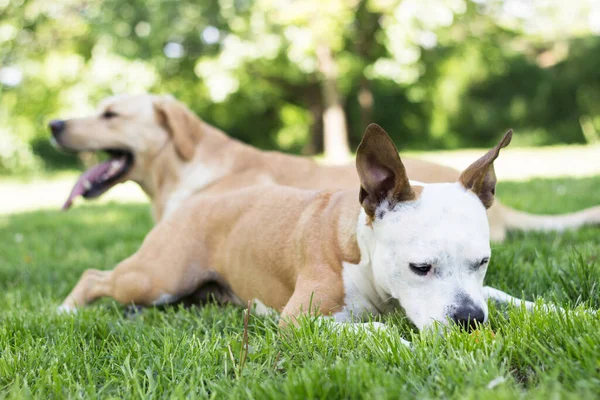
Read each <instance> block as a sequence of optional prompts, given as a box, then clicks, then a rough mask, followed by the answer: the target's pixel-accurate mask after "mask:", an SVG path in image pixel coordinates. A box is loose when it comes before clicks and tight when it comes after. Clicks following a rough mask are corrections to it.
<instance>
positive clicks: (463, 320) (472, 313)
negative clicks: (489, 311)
mask: <svg viewBox="0 0 600 400" xmlns="http://www.w3.org/2000/svg"><path fill="white" fill-rule="evenodd" d="M452 320H454V322H456V323H457V324H458V325H460V326H461V327H462V328H463V329H465V330H467V331H471V330H473V329H475V328H476V327H477V325H478V324H483V323H484V322H485V313H484V312H483V310H482V309H481V308H479V307H475V306H465V307H461V308H459V309H458V310H456V312H454V314H453V315H452Z"/></svg>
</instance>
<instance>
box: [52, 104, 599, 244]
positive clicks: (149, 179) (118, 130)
mask: <svg viewBox="0 0 600 400" xmlns="http://www.w3.org/2000/svg"><path fill="white" fill-rule="evenodd" d="M50 128H51V130H52V133H53V136H54V138H55V140H56V142H57V143H58V145H59V146H60V147H61V148H63V149H67V150H71V151H106V152H108V153H109V154H110V156H111V158H110V160H109V161H106V162H104V163H101V164H99V165H97V166H95V167H93V168H91V169H90V170H88V171H87V172H85V173H84V174H83V175H82V176H81V177H80V179H79V180H78V182H77V183H76V185H75V187H74V188H73V191H72V193H71V195H70V196H69V198H68V200H67V202H66V203H65V208H68V207H70V205H71V203H72V202H73V200H74V199H75V198H76V197H77V196H79V195H82V196H84V197H86V198H92V197H96V196H99V195H101V194H102V193H104V192H105V191H107V190H109V189H110V188H111V187H113V186H114V185H116V184H117V183H119V182H123V181H125V180H133V181H135V182H137V183H139V185H140V186H141V187H142V188H143V190H144V191H145V192H146V193H147V194H148V196H149V197H150V198H151V200H152V208H153V213H154V217H155V220H156V221H159V220H161V219H162V218H163V217H164V216H165V215H169V214H171V213H172V212H173V211H174V210H176V209H178V207H179V206H180V205H181V204H182V202H183V201H184V200H186V199H187V198H189V197H190V196H191V195H193V194H194V193H198V192H204V193H208V192H211V191H212V192H214V190H213V189H214V188H215V187H218V188H219V190H220V191H225V190H230V189H238V188H240V187H243V186H249V185H252V184H257V183H260V184H262V183H276V184H280V185H286V186H293V187H298V188H306V189H350V188H355V187H357V185H358V177H357V175H356V170H355V169H354V167H353V166H344V167H339V166H338V167H335V166H322V165H318V164H316V163H315V162H314V161H312V160H310V159H308V158H303V157H297V156H291V155H286V154H282V153H278V152H264V151H260V150H258V149H255V148H253V147H251V146H247V145H245V144H243V143H240V142H238V141H236V140H233V139H231V138H229V137H227V136H226V135H225V134H224V133H223V132H221V131H219V130H218V129H216V128H215V127H213V126H211V125H209V124H206V123H204V122H203V121H201V120H200V119H198V118H197V117H196V116H195V115H194V114H193V113H192V112H191V111H189V110H188V109H187V107H185V106H184V105H183V104H181V103H180V102H178V101H176V100H175V99H173V98H172V97H170V96H152V95H139V96H128V95H123V96H118V97H113V98H109V99H107V100H105V101H103V102H102V104H101V105H100V106H99V108H98V112H97V113H96V114H95V115H92V116H89V117H86V118H75V119H68V120H55V121H52V122H51V123H50ZM404 165H405V167H406V170H407V172H408V175H409V176H410V177H411V179H415V180H418V181H421V182H425V183H432V182H454V181H456V180H457V179H458V177H459V172H458V171H456V170H454V169H452V168H448V167H444V166H441V165H437V164H433V163H429V162H426V161H421V160H417V159H408V158H405V159H404ZM488 218H489V222H490V228H491V231H490V234H491V237H492V240H494V241H500V240H503V239H504V237H505V236H506V232H507V230H509V229H523V230H562V229H567V228H576V227H579V226H581V225H584V224H598V223H600V206H597V207H593V208H590V209H586V210H583V211H580V212H576V213H571V214H564V215H556V216H550V215H539V216H537V215H532V214H528V213H524V212H520V211H517V210H514V209H512V208H509V207H507V206H504V205H502V204H500V202H498V201H496V202H495V204H494V206H492V207H491V208H490V209H489V211H488Z"/></svg>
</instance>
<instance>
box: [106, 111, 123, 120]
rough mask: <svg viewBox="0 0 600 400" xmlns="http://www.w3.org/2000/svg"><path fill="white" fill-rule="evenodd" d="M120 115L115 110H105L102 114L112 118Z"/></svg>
mask: <svg viewBox="0 0 600 400" xmlns="http://www.w3.org/2000/svg"><path fill="white" fill-rule="evenodd" d="M118 115H119V114H117V113H116V112H114V111H110V110H106V111H104V113H103V114H102V118H105V119H111V118H114V117H117V116H118Z"/></svg>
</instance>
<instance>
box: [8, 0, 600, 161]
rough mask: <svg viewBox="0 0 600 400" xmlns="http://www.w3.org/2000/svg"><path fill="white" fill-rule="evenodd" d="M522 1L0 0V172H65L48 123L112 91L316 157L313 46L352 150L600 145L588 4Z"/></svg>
mask: <svg viewBox="0 0 600 400" xmlns="http://www.w3.org/2000/svg"><path fill="white" fill-rule="evenodd" d="M528 4H529V3H528ZM531 4H532V6H531V7H532V9H533V14H531V16H530V17H529V20H527V19H525V20H523V19H522V18H521V17H515V16H512V15H510V14H507V12H506V11H505V10H504V11H503V8H502V2H499V1H496V0H493V1H487V2H483V3H482V2H480V1H472V0H453V1H444V0H430V1H428V2H420V1H418V0H403V1H400V0H349V1H346V0H344V1H342V0H335V1H334V0H330V1H318V0H314V1H313V0H306V1H302V2H293V4H292V3H290V4H288V3H287V2H284V3H281V2H277V1H271V0H241V1H237V0H236V1H233V0H219V1H208V0H202V1H190V0H179V1H161V0H122V1H121V0H119V1H117V0H107V1H102V2H81V1H76V0H60V1H53V2H48V1H46V0H19V1H0V44H1V45H0V137H1V139H0V171H1V172H2V173H6V172H11V171H16V170H23V169H35V168H39V167H41V166H42V164H41V163H40V162H39V160H37V161H36V160H35V157H34V156H33V155H32V154H35V155H36V156H38V158H43V160H44V162H45V165H46V166H47V167H50V168H55V167H60V166H61V165H63V164H64V165H65V166H70V164H69V163H70V160H67V159H66V158H65V157H61V156H60V155H56V156H55V157H51V158H49V155H50V154H49V152H48V151H46V150H48V148H47V147H45V146H43V145H41V144H40V142H41V141H42V140H46V139H47V138H48V131H47V128H46V123H47V122H48V120H49V119H51V118H54V117H63V118H64V117H72V116H79V115H84V114H88V113H90V112H91V111H92V110H93V107H94V105H95V104H96V103H97V102H98V101H99V100H100V99H102V98H103V97H105V96H107V95H110V94H113V93H123V92H140V91H153V92H159V93H163V92H168V93H172V94H173V95H175V96H176V97H177V98H179V99H180V100H181V101H183V102H185V103H187V104H188V105H189V106H190V107H191V108H192V109H193V110H194V111H196V112H197V113H198V114H199V115H200V116H201V117H202V118H204V119H206V120H207V121H208V122H209V123H214V124H216V125H217V126H219V127H220V128H222V129H224V130H226V131H227V132H228V133H230V134H231V135H232V136H234V137H237V138H239V139H241V140H243V141H246V142H248V143H250V144H253V145H255V146H258V147H261V148H265V149H283V150H287V151H294V152H303V153H311V152H314V151H318V150H319V149H321V148H322V146H321V144H320V142H322V139H321V136H322V134H323V133H322V130H323V127H322V124H321V118H322V113H323V105H324V103H325V101H324V99H323V93H322V90H321V89H322V88H321V82H322V79H323V73H322V71H320V70H319V68H318V66H317V64H318V62H317V59H316V49H317V47H318V46H320V45H325V46H327V47H328V48H330V49H331V51H332V53H333V56H334V59H335V64H336V68H337V90H338V91H339V95H340V96H341V97H342V99H343V103H344V107H345V112H346V118H347V121H348V127H349V134H350V142H351V144H353V145H354V146H355V145H356V144H357V143H358V141H359V140H360V137H361V135H362V133H363V129H364V127H365V126H366V124H367V123H369V122H378V123H380V124H381V125H382V126H384V127H385V128H386V129H388V130H389V131H391V132H393V133H394V140H395V141H396V142H397V144H398V145H401V146H402V148H412V149H436V148H440V149H441V148H457V147H463V146H471V147H473V146H488V145H490V144H491V143H492V142H493V141H494V140H495V139H496V138H497V137H498V135H499V134H500V133H501V132H503V131H505V130H506V129H507V128H509V127H512V128H514V129H515V131H516V132H518V133H519V134H518V135H517V136H516V139H517V140H518V142H517V144H521V145H544V144H554V143H584V142H594V141H598V140H600V134H599V133H598V132H600V111H599V110H600V97H599V95H598V93H600V72H599V71H600V57H599V56H598V54H600V37H598V36H593V35H591V29H592V28H591V22H590V23H589V24H588V25H582V22H581V21H584V20H585V21H587V17H586V18H579V17H577V15H579V14H580V15H584V16H587V14H586V13H587V12H589V10H590V9H591V7H592V3H591V2H590V1H589V0H574V1H570V2H566V3H564V4H563V2H554V3H552V6H545V5H544V4H545V3H544V2H542V1H539V2H538V1H534V2H531ZM567 7H568V8H569V12H568V13H565V8H567ZM577 13H579V14H577ZM562 14H566V15H567V16H571V17H568V18H567V17H564V18H563V16H562ZM542 18H543V19H542ZM569 18H571V19H569ZM533 20H535V21H542V22H539V23H537V22H536V24H533V25H534V26H535V27H542V28H544V29H545V30H544V29H542V28H540V29H541V31H540V30H535V29H534V30H531V26H530V25H531V21H533ZM553 21H555V22H556V21H558V22H556V23H554V22H553ZM590 21H592V19H590ZM527 27H529V28H527ZM526 28H527V29H529V30H526ZM536 29H537V28H536ZM557 38H558V39H557ZM361 91H362V92H367V93H370V96H371V98H372V99H373V100H372V104H371V105H369V104H368V103H369V102H368V103H364V102H362V103H361V102H360V101H359V100H358V98H359V93H361ZM7 138H8V139H7ZM38 150H39V151H38Z"/></svg>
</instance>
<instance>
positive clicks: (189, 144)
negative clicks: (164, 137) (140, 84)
mask: <svg viewBox="0 0 600 400" xmlns="http://www.w3.org/2000/svg"><path fill="white" fill-rule="evenodd" d="M154 109H155V111H156V115H157V119H158V121H159V123H160V124H161V125H162V126H163V127H164V128H165V129H166V130H167V132H169V135H170V136H171V140H172V141H173V145H174V146H175V150H176V151H177V154H178V155H179V157H181V159H183V160H185V161H190V160H191V159H192V158H193V157H194V152H195V148H196V144H197V143H198V141H199V140H200V138H201V137H202V133H203V132H202V124H201V123H200V120H199V119H198V117H196V115H195V114H194V113H193V112H192V111H190V109H189V108H187V107H186V106H185V105H184V104H182V103H180V102H178V101H176V100H175V99H173V98H172V97H170V96H163V97H160V98H157V100H155V101H154Z"/></svg>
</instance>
